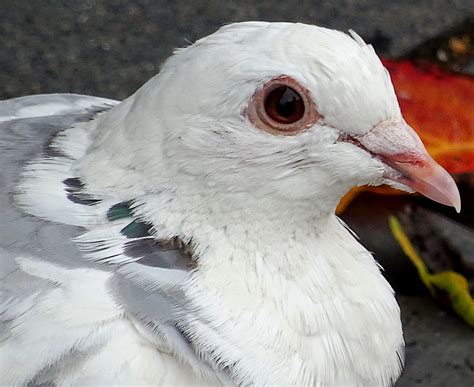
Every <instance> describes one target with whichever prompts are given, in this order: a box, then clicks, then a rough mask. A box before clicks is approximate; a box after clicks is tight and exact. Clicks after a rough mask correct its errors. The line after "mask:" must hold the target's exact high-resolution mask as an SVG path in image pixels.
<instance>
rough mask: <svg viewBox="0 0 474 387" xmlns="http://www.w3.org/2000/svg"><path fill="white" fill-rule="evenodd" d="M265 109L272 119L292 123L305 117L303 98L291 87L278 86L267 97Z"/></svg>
mask: <svg viewBox="0 0 474 387" xmlns="http://www.w3.org/2000/svg"><path fill="white" fill-rule="evenodd" d="M265 111H266V112H267V114H268V116H269V117H270V118H271V119H272V120H274V121H276V122H279V123H281V124H291V123H293V122H296V121H298V120H299V119H300V118H301V117H303V114H304V102H303V98H301V96H300V95H299V94H298V93H297V92H296V91H295V90H294V89H292V88H291V87H288V86H278V87H276V88H275V89H273V90H272V91H271V92H270V93H268V95H267V97H266V98H265Z"/></svg>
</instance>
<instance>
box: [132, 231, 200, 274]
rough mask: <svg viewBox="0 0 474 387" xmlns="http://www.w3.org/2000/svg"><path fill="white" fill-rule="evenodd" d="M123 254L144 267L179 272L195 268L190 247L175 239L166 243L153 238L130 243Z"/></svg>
mask: <svg viewBox="0 0 474 387" xmlns="http://www.w3.org/2000/svg"><path fill="white" fill-rule="evenodd" d="M124 252H125V254H126V255H127V256H129V257H132V258H138V260H137V261H136V262H137V263H140V264H142V265H146V266H152V267H161V268H163V269H180V270H190V269H193V268H195V267H196V262H195V261H194V260H193V259H192V251H191V250H190V247H189V246H187V245H184V243H182V242H181V241H179V242H178V239H177V238H173V239H171V240H166V241H165V240H155V239H153V238H146V239H138V240H134V241H130V242H127V243H126V244H125V249H124Z"/></svg>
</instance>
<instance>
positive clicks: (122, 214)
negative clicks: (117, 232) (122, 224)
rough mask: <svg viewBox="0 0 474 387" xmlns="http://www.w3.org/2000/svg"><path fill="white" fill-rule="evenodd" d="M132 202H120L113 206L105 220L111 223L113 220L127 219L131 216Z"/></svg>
mask: <svg viewBox="0 0 474 387" xmlns="http://www.w3.org/2000/svg"><path fill="white" fill-rule="evenodd" d="M132 205H133V201H131V200H129V201H127V202H121V203H117V204H114V205H113V206H112V207H110V208H109V210H108V211H107V220H108V221H110V222H113V221H114V220H119V219H124V218H129V217H132V216H133V212H132V209H131V207H132Z"/></svg>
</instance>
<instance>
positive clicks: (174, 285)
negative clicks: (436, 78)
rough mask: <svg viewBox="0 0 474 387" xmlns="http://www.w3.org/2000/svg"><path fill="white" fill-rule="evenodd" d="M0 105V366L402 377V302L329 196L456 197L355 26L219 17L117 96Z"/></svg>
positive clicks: (362, 381)
mask: <svg viewBox="0 0 474 387" xmlns="http://www.w3.org/2000/svg"><path fill="white" fill-rule="evenodd" d="M0 116H1V121H2V123H1V125H0V129H1V131H0V164H1V166H2V170H1V172H0V176H1V185H0V189H1V195H0V200H1V202H0V203H1V210H2V216H1V220H0V227H1V228H0V258H1V261H0V262H1V271H2V273H1V286H0V288H1V291H2V294H1V300H0V301H1V303H0V305H1V306H0V324H1V325H0V326H1V334H0V364H1V372H0V385H8V386H20V385H26V384H28V385H51V384H53V385H56V386H70V385H76V386H78V385H81V386H85V385H89V386H92V385H95V386H98V385H194V384H204V385H209V384H226V385H295V386H303V385H308V386H309V385H312V386H349V385H350V386H388V385H391V384H393V383H394V382H395V381H396V380H397V378H398V376H399V375H400V372H401V370H402V366H403V361H404V360H403V359H404V356H403V348H404V343H403V335H402V326H401V323H400V310H399V307H398V305H397V302H396V300H395V298H394V295H393V291H392V289H391V287H390V285H389V284H388V283H387V281H386V280H385V279H384V277H383V276H382V275H381V273H380V268H379V266H378V265H377V263H376V262H375V260H374V259H373V257H372V255H371V254H370V253H369V252H368V251H367V250H366V249H365V248H364V247H363V246H362V245H361V244H360V243H359V242H358V241H357V240H356V238H355V237H354V236H353V234H351V232H350V231H349V230H348V229H347V228H346V227H345V226H344V224H343V223H342V222H341V221H340V220H339V219H338V218H337V217H336V216H335V214H334V212H335V208H336V205H337V203H338V201H339V199H340V198H341V196H342V195H343V194H344V193H346V192H347V191H348V190H349V189H350V188H351V187H353V186H356V185H363V184H371V185H378V184H382V183H388V184H390V185H392V186H395V187H398V188H401V189H405V190H410V189H414V190H417V191H419V192H421V193H422V194H424V195H426V196H428V197H430V198H432V199H434V200H437V201H439V202H441V203H444V204H447V205H451V206H454V207H455V208H456V209H457V210H459V207H460V199H459V193H458V191H457V188H456V186H455V184H454V182H453V180H452V179H451V177H450V176H449V174H448V173H447V172H446V171H445V170H443V169H442V168H441V167H440V166H439V165H438V164H436V163H435V162H434V161H433V160H432V159H431V157H430V156H429V155H428V154H427V152H426V150H425V149H424V147H423V145H422V143H421V141H420V139H419V137H418V136H417V135H416V134H415V132H414V131H413V130H412V129H411V128H410V127H409V126H408V125H407V124H406V123H405V121H404V120H403V118H402V115H401V113H400V109H399V106H398V103H397V99H396V96H395V93H394V89H393V86H392V84H391V81H390V78H389V75H388V73H387V71H386V69H385V68H384V67H383V65H382V64H381V62H380V60H379V58H378V57H377V55H376V54H375V52H374V50H373V48H372V47H371V46H370V45H366V44H365V43H364V42H363V41H362V39H361V38H360V37H358V36H357V35H356V34H355V33H353V32H351V33H350V36H349V35H346V34H344V33H342V32H338V31H333V30H329V29H325V28H319V27H315V26H310V25H304V24H293V23H264V22H246V23H237V24H232V25H228V26H225V27H223V28H221V29H220V30H219V31H217V32H216V33H214V34H212V35H210V36H208V37H206V38H203V39H201V40H198V41H197V42H196V43H194V44H193V45H191V46H189V47H186V48H184V49H180V50H177V51H176V52H175V53H174V55H173V56H172V57H171V58H170V59H168V60H167V61H166V63H165V64H164V66H163V68H162V70H161V72H160V73H159V74H158V75H157V76H156V77H154V78H152V79H151V80H150V81H149V82H147V83H146V84H145V85H144V86H143V87H141V88H140V89H139V90H138V91H137V92H136V93H135V94H134V95H132V96H131V97H130V98H128V99H126V100H125V101H123V102H120V103H119V102H116V101H111V100H105V99H100V98H94V97H87V96H78V95H69V94H55V95H40V96H31V97H23V98H18V99H13V100H9V101H4V102H2V103H1V104H0ZM368 221H370V219H368Z"/></svg>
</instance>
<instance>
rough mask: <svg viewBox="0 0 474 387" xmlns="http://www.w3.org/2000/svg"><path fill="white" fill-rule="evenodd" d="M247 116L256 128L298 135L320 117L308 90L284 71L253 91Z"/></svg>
mask: <svg viewBox="0 0 474 387" xmlns="http://www.w3.org/2000/svg"><path fill="white" fill-rule="evenodd" d="M247 116H248V118H249V120H250V122H252V124H253V125H255V126H256V127H257V128H259V129H263V130H265V131H267V132H270V133H272V134H280V135H295V134H297V133H299V132H302V131H304V130H305V129H307V128H309V127H311V126H312V125H314V124H315V123H316V122H317V121H318V120H319V119H320V118H321V115H320V114H319V113H318V111H317V109H316V106H315V104H314V102H313V101H312V99H311V96H310V94H309V91H308V90H307V89H305V88H304V87H303V86H301V84H299V83H298V81H296V80H294V79H293V78H291V77H288V76H285V75H282V76H280V77H276V78H273V79H272V80H270V81H269V82H268V83H266V84H265V85H264V86H263V87H262V88H259V89H258V90H257V91H256V92H255V93H254V95H253V96H252V98H251V100H250V103H249V106H248V108H247Z"/></svg>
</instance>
